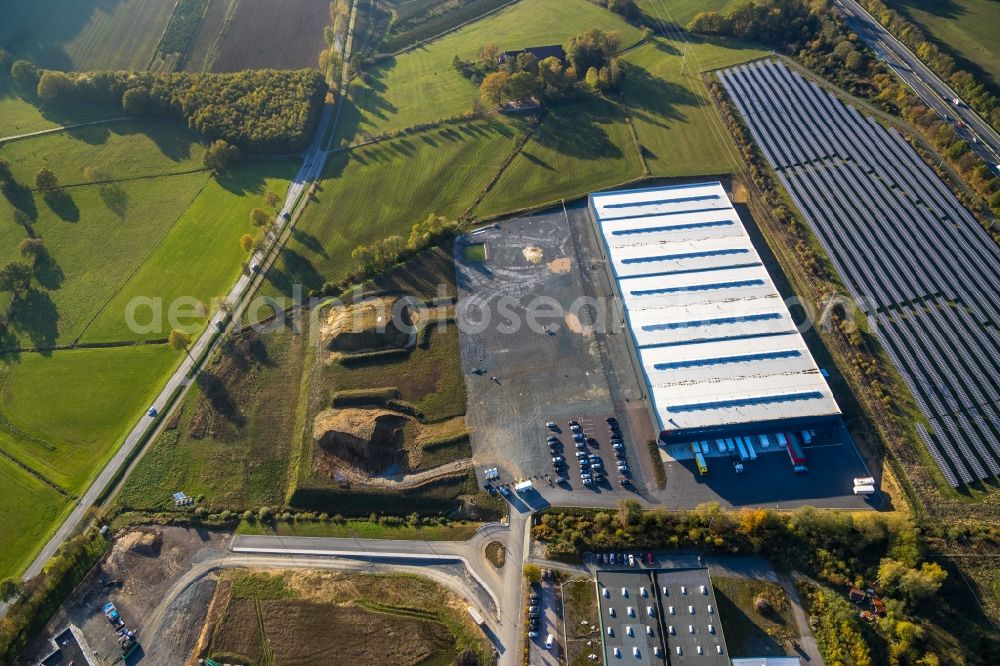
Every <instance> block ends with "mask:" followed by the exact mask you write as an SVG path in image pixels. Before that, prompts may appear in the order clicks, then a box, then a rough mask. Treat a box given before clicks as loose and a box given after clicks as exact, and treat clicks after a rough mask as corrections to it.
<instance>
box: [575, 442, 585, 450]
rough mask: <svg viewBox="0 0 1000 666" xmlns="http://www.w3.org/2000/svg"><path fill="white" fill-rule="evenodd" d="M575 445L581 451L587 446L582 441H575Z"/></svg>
mask: <svg viewBox="0 0 1000 666" xmlns="http://www.w3.org/2000/svg"><path fill="white" fill-rule="evenodd" d="M575 445H576V448H578V449H580V450H581V451H583V450H584V449H585V448H587V445H586V444H584V443H583V442H575Z"/></svg>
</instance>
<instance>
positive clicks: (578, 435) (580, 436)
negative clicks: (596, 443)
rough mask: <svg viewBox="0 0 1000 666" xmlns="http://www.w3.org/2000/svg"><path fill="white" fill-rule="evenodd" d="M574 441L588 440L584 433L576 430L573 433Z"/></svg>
mask: <svg viewBox="0 0 1000 666" xmlns="http://www.w3.org/2000/svg"><path fill="white" fill-rule="evenodd" d="M573 441H574V442H586V441H587V438H586V437H584V436H583V435H581V434H580V433H578V432H575V433H573Z"/></svg>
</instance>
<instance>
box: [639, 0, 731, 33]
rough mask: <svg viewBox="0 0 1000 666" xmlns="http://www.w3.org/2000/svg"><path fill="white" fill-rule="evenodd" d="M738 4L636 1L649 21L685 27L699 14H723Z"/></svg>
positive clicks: (725, 0) (705, 0)
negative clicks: (711, 12) (710, 12)
mask: <svg viewBox="0 0 1000 666" xmlns="http://www.w3.org/2000/svg"><path fill="white" fill-rule="evenodd" d="M738 2H739V0H636V2H635V4H636V5H638V7H639V10H640V11H641V12H642V13H643V14H645V15H646V18H647V20H648V21H651V22H664V23H676V24H677V25H679V26H681V27H683V26H685V25H687V24H688V22H689V21H690V20H691V19H693V18H694V16H695V14H697V13H698V12H709V11H715V12H722V11H725V10H726V9H728V8H729V7H731V6H733V5H735V4H737V3H738ZM653 24H654V25H656V23H653Z"/></svg>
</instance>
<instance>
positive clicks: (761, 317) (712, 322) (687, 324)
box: [642, 312, 781, 331]
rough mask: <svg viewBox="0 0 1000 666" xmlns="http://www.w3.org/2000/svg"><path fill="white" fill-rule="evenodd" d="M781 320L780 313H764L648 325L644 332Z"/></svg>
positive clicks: (644, 327) (643, 328)
mask: <svg viewBox="0 0 1000 666" xmlns="http://www.w3.org/2000/svg"><path fill="white" fill-rule="evenodd" d="M775 319H781V313H780V312H764V313H762V314H752V315H743V316H738V317H716V318H715V319H695V320H693V321H672V322H669V323H665V324H646V325H645V326H643V327H642V330H644V331H673V330H676V329H678V328H697V327H699V326H720V325H723V324H742V323H746V322H752V321H773V320H775Z"/></svg>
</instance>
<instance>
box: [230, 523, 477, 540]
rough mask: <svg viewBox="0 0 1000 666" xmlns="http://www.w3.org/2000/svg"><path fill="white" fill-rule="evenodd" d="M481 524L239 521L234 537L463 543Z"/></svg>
mask: <svg viewBox="0 0 1000 666" xmlns="http://www.w3.org/2000/svg"><path fill="white" fill-rule="evenodd" d="M479 527H480V523H466V522H450V523H448V524H446V525H418V526H410V525H382V524H381V523H378V522H373V521H370V520H345V521H336V522H334V521H323V522H308V521H298V522H294V523H285V522H275V523H271V524H261V523H259V522H256V521H255V522H252V523H250V522H247V521H245V520H244V521H241V522H240V524H239V526H237V528H236V533H237V534H268V535H277V536H297V537H298V536H306V537H339V538H353V539H409V540H419V541H465V540H466V539H469V538H471V537H472V536H473V535H474V534H475V533H476V530H477V529H479Z"/></svg>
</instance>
